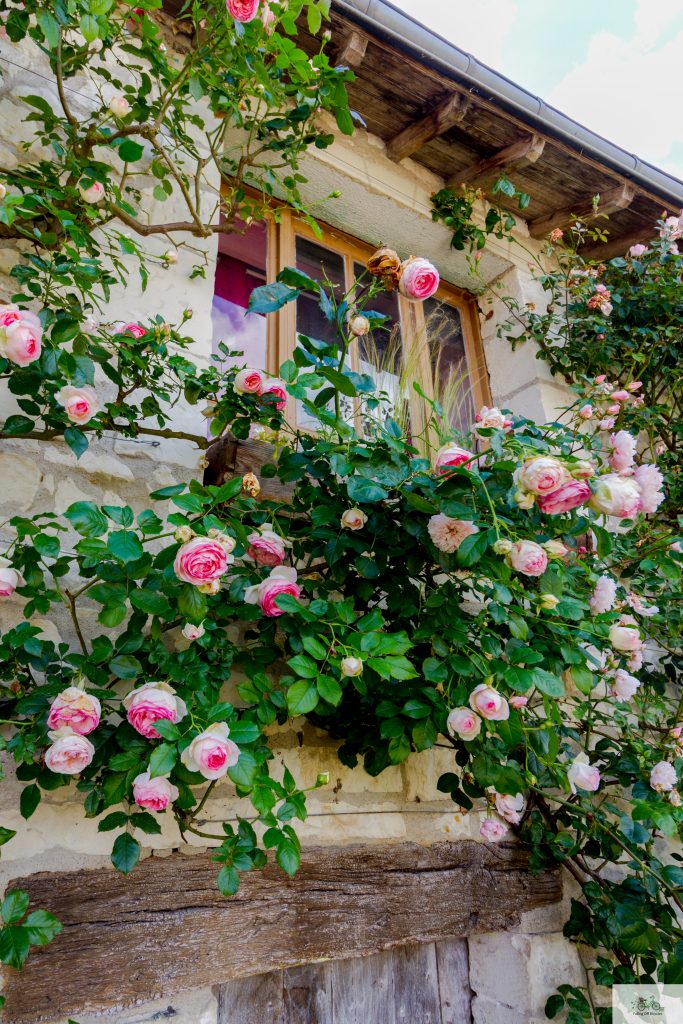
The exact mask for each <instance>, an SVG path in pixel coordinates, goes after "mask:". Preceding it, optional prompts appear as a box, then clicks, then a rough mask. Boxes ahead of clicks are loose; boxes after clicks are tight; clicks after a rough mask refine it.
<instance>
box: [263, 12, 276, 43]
mask: <svg viewBox="0 0 683 1024" xmlns="http://www.w3.org/2000/svg"><path fill="white" fill-rule="evenodd" d="M276 20H277V18H276V16H275V12H274V11H272V10H271V9H270V7H269V6H268V4H266V5H265V7H264V8H263V10H262V11H261V24H262V25H263V27H264V29H265V30H266V35H268V36H269V35H270V34H271V33H272V32H273V30H274V28H275V22H276Z"/></svg>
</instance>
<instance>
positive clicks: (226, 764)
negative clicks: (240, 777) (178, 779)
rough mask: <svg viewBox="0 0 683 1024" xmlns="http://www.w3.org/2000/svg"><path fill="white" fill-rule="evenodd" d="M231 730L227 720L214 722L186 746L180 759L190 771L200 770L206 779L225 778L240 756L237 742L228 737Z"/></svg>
mask: <svg viewBox="0 0 683 1024" xmlns="http://www.w3.org/2000/svg"><path fill="white" fill-rule="evenodd" d="M229 732H230V730H229V729H228V727H227V725H226V724H225V722H214V724H213V725H210V726H209V727H208V729H205V730H204V732H200V734H199V735H198V736H195V738H194V739H193V740H192V742H191V743H190V745H189V747H185V749H184V750H183V752H182V754H181V755H180V760H181V761H182V762H183V764H184V765H185V767H186V768H187V769H188V770H189V771H191V772H199V773H200V775H203V776H204V778H205V779H211V780H214V779H221V778H223V776H224V775H225V774H226V772H227V770H228V768H232V766H233V765H235V764H237V760H238V758H239V756H240V750H239V747H238V746H237V744H236V743H233V741H232V740H230V739H228V734H229Z"/></svg>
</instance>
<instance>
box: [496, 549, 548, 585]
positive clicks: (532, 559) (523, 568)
mask: <svg viewBox="0 0 683 1024" xmlns="http://www.w3.org/2000/svg"><path fill="white" fill-rule="evenodd" d="M506 557H507V562H508V565H511V566H512V568H513V569H515V570H516V571H517V572H521V573H523V574H524V575H525V576H542V575H543V573H544V572H545V571H546V569H547V568H548V556H547V554H546V553H545V551H544V550H543V548H542V547H541V545H540V544H537V543H536V542H535V541H533V540H518V541H515V543H514V544H513V545H512V550H511V551H510V553H509V554H508V555H507V556H506Z"/></svg>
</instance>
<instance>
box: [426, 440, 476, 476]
mask: <svg viewBox="0 0 683 1024" xmlns="http://www.w3.org/2000/svg"><path fill="white" fill-rule="evenodd" d="M473 458H474V455H473V453H472V452H468V451H467V449H466V448H461V447H460V445H457V444H454V443H453V442H452V441H451V442H450V443H449V444H445V445H443V446H442V447H441V448H439V450H438V452H437V453H436V459H435V460H434V472H435V473H448V471H449V470H450V469H453V467H454V466H462V465H463V463H465V462H469V461H470V459H473Z"/></svg>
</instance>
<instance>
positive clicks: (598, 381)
mask: <svg viewBox="0 0 683 1024" xmlns="http://www.w3.org/2000/svg"><path fill="white" fill-rule="evenodd" d="M606 380H607V374H606V373H601V374H599V376H597V377H594V378H593V383H594V384H604V383H605V381H606Z"/></svg>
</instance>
